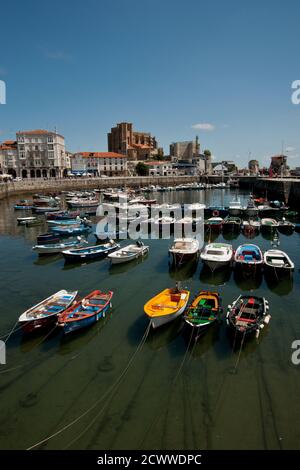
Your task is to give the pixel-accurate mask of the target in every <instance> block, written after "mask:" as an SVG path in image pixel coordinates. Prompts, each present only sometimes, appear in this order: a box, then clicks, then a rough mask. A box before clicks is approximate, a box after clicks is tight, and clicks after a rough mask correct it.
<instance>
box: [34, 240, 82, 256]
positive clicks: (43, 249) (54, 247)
mask: <svg viewBox="0 0 300 470" xmlns="http://www.w3.org/2000/svg"><path fill="white" fill-rule="evenodd" d="M86 243H88V241H87V240H83V239H81V238H80V239H79V240H78V239H77V240H72V241H70V242H65V243H46V244H45V245H35V246H34V247H32V249H33V251H35V252H36V253H38V254H39V255H48V254H54V253H62V252H63V251H66V250H68V249H69V248H79V247H81V246H83V245H84V244H86Z"/></svg>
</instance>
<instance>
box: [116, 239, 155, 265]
mask: <svg viewBox="0 0 300 470" xmlns="http://www.w3.org/2000/svg"><path fill="white" fill-rule="evenodd" d="M118 246H119V245H118ZM148 252H149V246H146V245H144V243H143V242H142V241H140V240H138V241H137V242H136V243H135V244H132V245H127V246H124V247H123V248H120V249H119V250H117V251H114V252H113V253H109V255H108V258H109V259H110V260H111V262H112V264H121V263H127V262H128V261H133V260H134V259H138V258H141V257H143V256H145V255H146V254H147V253H148Z"/></svg>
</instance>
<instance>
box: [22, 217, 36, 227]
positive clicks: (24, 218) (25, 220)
mask: <svg viewBox="0 0 300 470" xmlns="http://www.w3.org/2000/svg"><path fill="white" fill-rule="evenodd" d="M35 220H37V217H18V218H17V222H18V224H20V225H26V223H27V222H34V221H35Z"/></svg>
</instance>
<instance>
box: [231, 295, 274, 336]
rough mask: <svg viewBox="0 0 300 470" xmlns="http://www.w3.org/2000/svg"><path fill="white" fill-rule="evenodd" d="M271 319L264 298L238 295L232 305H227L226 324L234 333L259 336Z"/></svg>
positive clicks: (267, 303) (267, 304)
mask: <svg viewBox="0 0 300 470" xmlns="http://www.w3.org/2000/svg"><path fill="white" fill-rule="evenodd" d="M270 319H271V315H270V314H269V302H268V301H267V300H266V299H265V298H264V297H256V296H254V295H240V296H239V297H238V298H237V299H236V300H235V301H234V302H233V303H232V305H228V309H227V314H226V323H227V325H228V326H229V327H231V328H232V329H233V330H234V331H235V332H236V333H239V334H242V335H246V334H247V335H248V334H250V333H256V335H257V336H258V335H259V332H260V330H261V329H263V328H264V326H265V324H268V323H269V321H270Z"/></svg>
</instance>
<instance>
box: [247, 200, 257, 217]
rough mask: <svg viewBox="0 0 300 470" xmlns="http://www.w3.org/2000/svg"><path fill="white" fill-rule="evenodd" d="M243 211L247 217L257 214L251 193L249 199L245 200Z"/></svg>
mask: <svg viewBox="0 0 300 470" xmlns="http://www.w3.org/2000/svg"><path fill="white" fill-rule="evenodd" d="M245 212H246V214H247V215H248V216H249V217H255V216H257V214H258V208H257V207H256V205H255V202H254V199H253V196H252V194H250V196H249V199H248V201H247V206H246V208H245Z"/></svg>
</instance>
